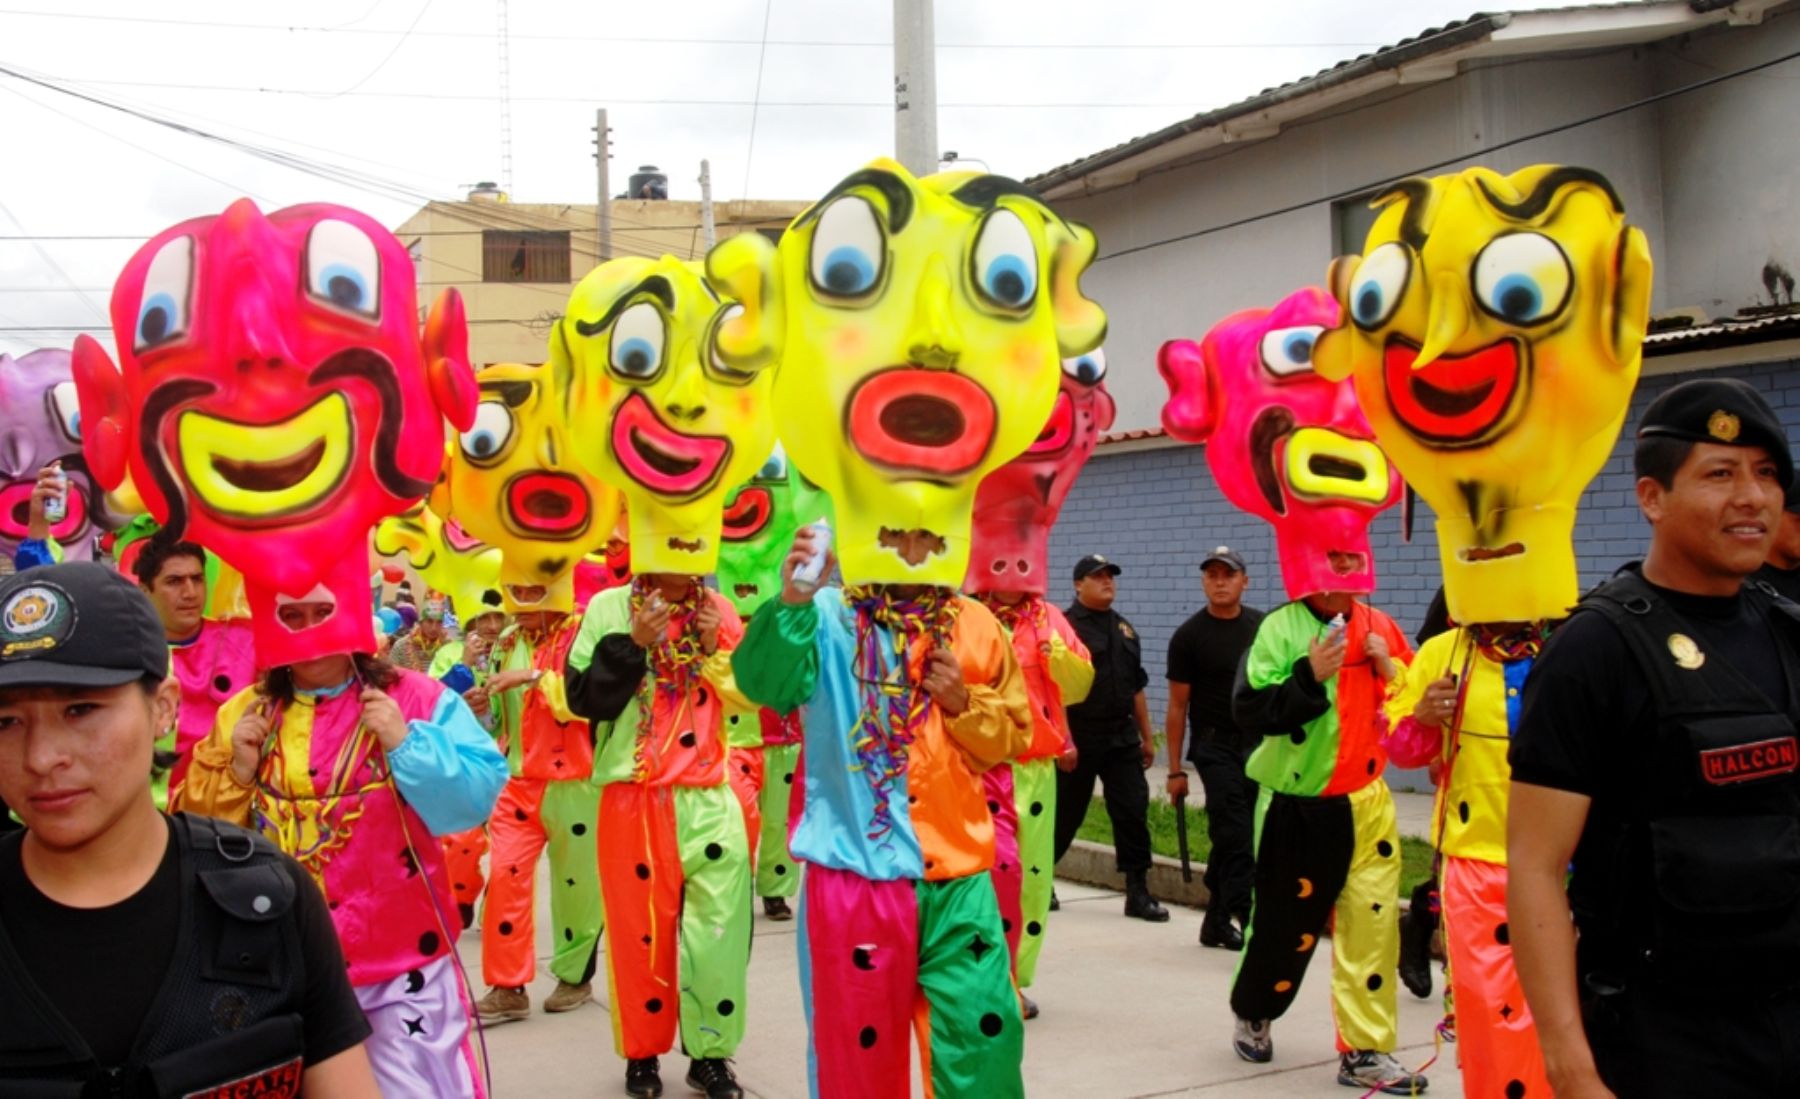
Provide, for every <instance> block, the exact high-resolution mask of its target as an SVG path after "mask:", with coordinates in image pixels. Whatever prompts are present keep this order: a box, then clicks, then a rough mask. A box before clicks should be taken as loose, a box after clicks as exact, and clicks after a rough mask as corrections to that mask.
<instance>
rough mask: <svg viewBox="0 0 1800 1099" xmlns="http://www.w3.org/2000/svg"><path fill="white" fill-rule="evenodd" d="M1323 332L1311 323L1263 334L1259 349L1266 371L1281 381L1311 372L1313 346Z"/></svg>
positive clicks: (1318, 326)
mask: <svg viewBox="0 0 1800 1099" xmlns="http://www.w3.org/2000/svg"><path fill="white" fill-rule="evenodd" d="M1324 331H1325V329H1324V327H1323V326H1321V325H1316V324H1309V325H1301V326H1300V327H1297V328H1277V329H1274V330H1272V331H1270V332H1266V333H1264V334H1263V338H1262V342H1261V343H1259V344H1258V345H1257V349H1256V350H1257V354H1258V355H1259V356H1260V357H1261V358H1262V364H1263V367H1264V369H1266V370H1268V372H1269V373H1271V374H1273V375H1275V376H1276V377H1278V378H1286V377H1290V376H1292V375H1295V374H1306V373H1311V371H1312V368H1313V367H1312V353H1313V345H1314V344H1316V343H1318V342H1319V335H1320V333H1322V332H1324Z"/></svg>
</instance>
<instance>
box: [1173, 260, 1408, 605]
mask: <svg viewBox="0 0 1800 1099" xmlns="http://www.w3.org/2000/svg"><path fill="white" fill-rule="evenodd" d="M1337 318H1338V306H1337V302H1335V301H1334V300H1332V297H1331V295H1329V294H1327V293H1326V292H1325V291H1324V290H1320V289H1315V288H1313V287H1307V288H1305V289H1302V290H1299V291H1297V292H1295V293H1293V294H1290V295H1289V296H1287V297H1286V298H1283V299H1282V301H1281V302H1280V304H1278V305H1276V306H1275V308H1273V309H1251V310H1246V311H1244V312H1242V313H1235V314H1233V315H1231V316H1229V317H1226V318H1225V319H1224V320H1222V321H1220V322H1219V323H1218V324H1216V325H1214V326H1213V327H1212V330H1211V331H1209V332H1208V333H1207V334H1206V337H1205V338H1204V339H1203V340H1201V341H1200V342H1199V343H1195V342H1193V341H1192V340H1171V341H1169V342H1168V343H1165V344H1163V345H1162V349H1161V350H1160V351H1159V352H1158V353H1157V356H1156V365H1157V369H1158V370H1160V371H1161V372H1162V376H1163V381H1165V382H1166V383H1168V387H1169V400H1168V403H1167V404H1165V405H1163V416H1162V418H1163V427H1164V428H1166V429H1167V430H1168V432H1169V434H1170V435H1173V436H1174V437H1175V438H1177V439H1180V440H1182V441H1183V442H1189V443H1206V444H1207V446H1206V461H1207V465H1208V466H1210V467H1211V469H1212V474H1213V480H1214V481H1216V482H1218V485H1219V488H1220V490H1221V491H1223V492H1224V493H1225V496H1226V498H1227V499H1229V500H1230V501H1231V502H1232V503H1234V504H1236V505H1237V506H1238V507H1240V508H1242V509H1243V510H1245V511H1247V512H1249V513H1251V514H1252V515H1257V516H1260V517H1262V518H1263V519H1266V520H1268V522H1269V525H1270V526H1272V527H1274V528H1275V545H1276V550H1277V552H1278V554H1279V556H1280V558H1281V578H1282V580H1283V582H1284V583H1285V584H1286V586H1287V592H1288V595H1289V597H1290V598H1293V599H1300V598H1303V597H1304V596H1308V595H1314V594H1317V593H1320V592H1328V591H1331V592H1371V591H1374V590H1375V558H1374V555H1373V554H1372V553H1371V552H1370V550H1369V521H1370V520H1372V519H1373V518H1374V517H1375V515H1376V513H1378V512H1380V511H1381V510H1383V509H1384V508H1387V507H1391V506H1392V505H1393V504H1394V502H1395V501H1396V500H1398V499H1399V496H1400V476H1399V474H1398V473H1397V472H1395V471H1394V469H1393V467H1392V466H1391V465H1390V464H1389V463H1388V460H1387V458H1386V457H1385V456H1384V455H1383V454H1382V452H1381V449H1380V448H1379V447H1377V446H1376V445H1375V442H1374V433H1373V432H1371V431H1370V430H1369V424H1368V421H1366V420H1365V419H1364V418H1363V414H1362V409H1361V407H1359V406H1358V405H1357V403H1356V391H1355V389H1354V387H1353V386H1351V385H1350V384H1349V383H1348V382H1347V381H1346V382H1328V381H1326V380H1325V379H1324V378H1322V377H1320V376H1319V375H1317V374H1315V373H1313V368H1312V349H1313V344H1314V343H1315V342H1316V341H1317V339H1318V337H1319V334H1320V333H1321V332H1323V331H1325V330H1326V329H1327V328H1330V327H1332V326H1334V325H1335V324H1337Z"/></svg>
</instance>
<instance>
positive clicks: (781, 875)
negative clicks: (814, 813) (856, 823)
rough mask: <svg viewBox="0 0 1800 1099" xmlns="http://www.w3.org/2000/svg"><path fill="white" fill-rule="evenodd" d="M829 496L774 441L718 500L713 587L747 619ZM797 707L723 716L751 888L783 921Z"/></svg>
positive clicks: (789, 875) (793, 892) (776, 584)
mask: <svg viewBox="0 0 1800 1099" xmlns="http://www.w3.org/2000/svg"><path fill="white" fill-rule="evenodd" d="M830 518H831V497H829V496H827V495H826V494H825V493H824V492H823V491H821V490H820V489H819V487H818V486H817V485H814V484H813V483H812V482H810V481H808V480H807V479H806V478H805V477H803V476H801V475H800V471H799V470H797V469H795V468H794V466H793V464H792V463H791V462H789V461H788V460H787V452H786V451H784V450H782V449H781V444H779V443H777V444H776V445H775V449H774V451H773V452H772V453H770V455H769V460H768V461H766V462H764V463H763V465H762V468H761V469H759V470H757V471H756V476H754V477H752V478H751V479H750V480H749V481H746V482H745V483H744V484H742V485H740V486H738V488H736V489H735V490H733V492H732V493H731V495H730V496H728V497H726V499H725V528H724V531H723V532H722V533H723V538H724V542H723V543H722V544H721V545H720V547H719V590H720V591H721V592H723V593H724V595H725V597H726V598H727V599H730V600H731V605H732V606H733V607H735V608H736V609H737V612H738V616H739V617H740V618H742V619H743V620H744V621H746V622H748V621H749V620H750V617H751V615H753V614H755V613H756V612H757V610H759V609H760V608H761V607H762V606H763V605H764V604H766V603H767V602H768V601H769V600H770V599H772V598H774V597H775V596H776V595H777V594H779V593H780V591H781V564H782V562H783V561H784V560H786V559H787V555H788V551H789V550H790V549H792V548H793V544H794V535H795V533H796V532H798V531H799V529H800V528H801V527H803V526H806V525H807V524H809V523H812V522H814V521H816V520H819V519H826V520H830ZM804 728H805V726H804V719H803V717H802V715H801V713H800V711H798V710H796V711H794V712H793V713H788V714H778V713H776V712H775V711H774V710H771V709H769V708H768V707H766V706H757V707H754V708H751V709H749V710H743V711H731V712H728V713H726V715H725V740H726V743H727V744H729V745H730V747H731V762H730V764H729V773H730V776H731V785H732V788H733V789H734V790H735V791H736V792H737V795H738V800H739V801H741V802H742V803H743V805H744V824H745V827H746V828H748V829H749V832H750V857H751V860H752V861H753V863H754V864H755V866H756V882H755V885H756V895H757V896H759V897H761V898H762V902H763V914H764V915H766V916H768V917H769V918H770V919H772V920H791V919H793V918H794V913H793V909H791V908H789V907H788V898H790V897H794V896H797V895H798V894H799V892H800V868H799V866H798V865H797V864H796V863H795V862H794V860H793V856H792V855H791V854H789V852H788V825H789V821H790V817H791V814H790V812H789V809H790V807H791V806H792V805H793V804H794V802H795V800H796V798H797V796H798V794H799V784H801V783H803V782H804V779H803V777H802V772H801V769H800V741H801V737H802V735H803V733H804Z"/></svg>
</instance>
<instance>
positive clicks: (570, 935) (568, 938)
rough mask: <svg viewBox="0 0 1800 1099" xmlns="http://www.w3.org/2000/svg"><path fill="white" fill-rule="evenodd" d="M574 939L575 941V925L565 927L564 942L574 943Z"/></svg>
mask: <svg viewBox="0 0 1800 1099" xmlns="http://www.w3.org/2000/svg"><path fill="white" fill-rule="evenodd" d="M574 941H575V929H574V928H573V927H565V928H563V942H565V943H572V942H574Z"/></svg>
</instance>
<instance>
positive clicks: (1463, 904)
mask: <svg viewBox="0 0 1800 1099" xmlns="http://www.w3.org/2000/svg"><path fill="white" fill-rule="evenodd" d="M1442 881H1443V897H1444V942H1445V944H1446V945H1447V946H1448V947H1449V952H1450V985H1451V991H1452V993H1453V995H1454V996H1455V1000H1456V1056H1457V1059H1458V1060H1459V1061H1461V1062H1462V1075H1463V1092H1464V1093H1465V1094H1467V1095H1471V1096H1477V1095H1483V1096H1485V1095H1491V1096H1495V1097H1496V1099H1529V1097H1531V1096H1544V1095H1549V1094H1550V1080H1549V1077H1547V1076H1546V1075H1545V1073H1544V1053H1543V1050H1542V1049H1540V1048H1539V1047H1538V1038H1537V1027H1536V1026H1535V1025H1534V1024H1533V1023H1532V1021H1531V1009H1530V1008H1528V1007H1526V1006H1525V989H1524V988H1523V986H1521V985H1520V984H1519V971H1518V970H1517V969H1516V968H1514V966H1513V952H1512V932H1511V930H1510V929H1509V928H1508V926H1507V922H1506V867H1504V866H1496V865H1494V864H1493V863H1491V862H1482V861H1481V860H1479V859H1462V858H1457V857H1455V856H1449V857H1446V858H1445V859H1444V870H1443V878H1442Z"/></svg>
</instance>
